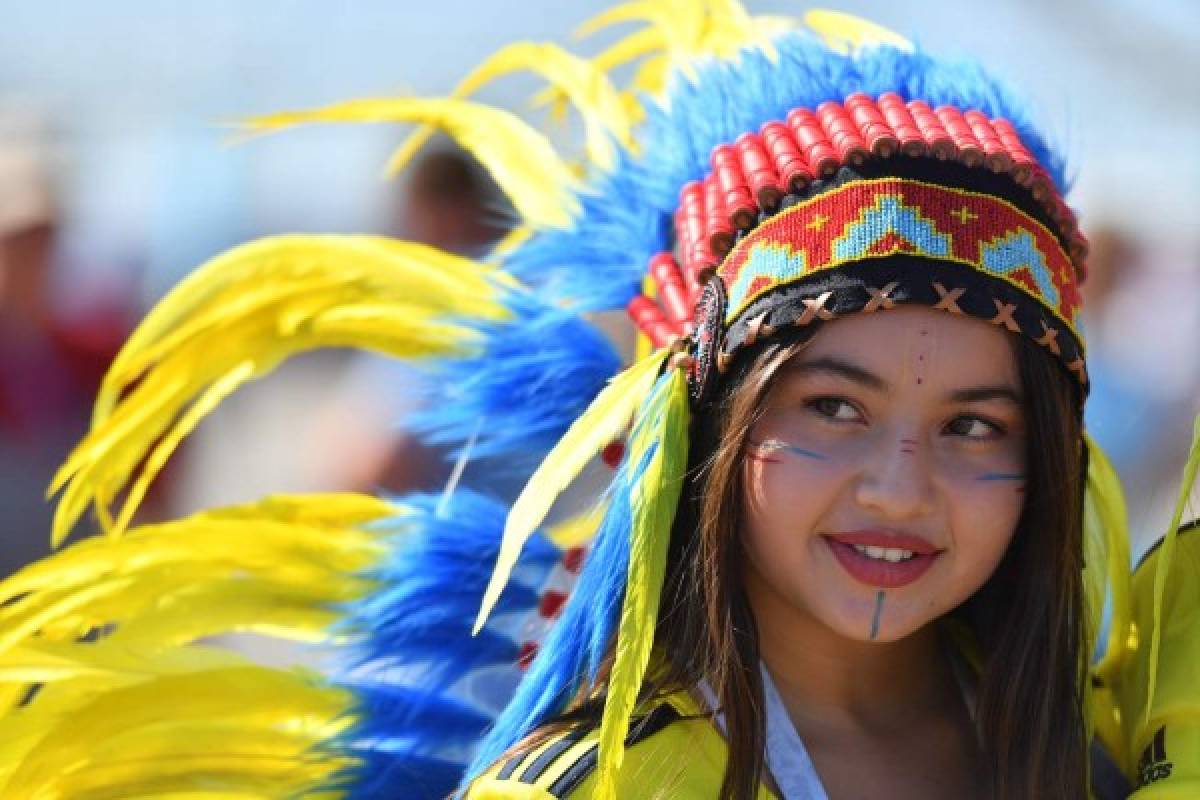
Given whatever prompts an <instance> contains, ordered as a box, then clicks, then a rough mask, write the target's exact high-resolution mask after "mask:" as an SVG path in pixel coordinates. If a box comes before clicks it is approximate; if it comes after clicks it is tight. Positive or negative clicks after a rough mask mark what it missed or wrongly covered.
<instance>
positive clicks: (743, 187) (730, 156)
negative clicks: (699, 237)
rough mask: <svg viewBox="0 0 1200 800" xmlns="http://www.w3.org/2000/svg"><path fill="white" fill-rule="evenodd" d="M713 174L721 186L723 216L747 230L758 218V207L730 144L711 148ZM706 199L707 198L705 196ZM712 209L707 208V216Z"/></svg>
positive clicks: (736, 225)
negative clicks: (723, 207)
mask: <svg viewBox="0 0 1200 800" xmlns="http://www.w3.org/2000/svg"><path fill="white" fill-rule="evenodd" d="M710 160H711V162H712V169H713V176H714V177H715V178H716V181H717V185H718V186H720V187H721V199H722V200H723V201H724V206H725V216H726V218H728V219H729V221H730V222H732V223H733V224H734V226H735V227H737V228H740V229H741V230H749V229H750V228H752V227H753V226H754V223H755V221H756V220H757V218H758V208H757V207H756V206H755V205H754V195H753V194H751V193H750V184H749V182H748V181H747V180H746V176H745V175H743V174H742V165H741V164H740V163H739V161H738V153H737V150H735V149H734V147H733V146H732V145H728V144H722V145H717V146H716V147H714V148H713V151H712V156H711V159H710ZM706 199H707V198H706ZM711 215H712V209H709V216H711Z"/></svg>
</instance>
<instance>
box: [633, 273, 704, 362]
mask: <svg viewBox="0 0 1200 800" xmlns="http://www.w3.org/2000/svg"><path fill="white" fill-rule="evenodd" d="M650 280H651V281H652V282H653V283H654V287H655V290H654V293H653V296H654V297H655V298H657V302H656V301H655V300H651V299H650V297H647V296H646V295H644V294H639V295H637V296H636V297H634V298H633V299H632V300H630V301H629V305H628V306H626V311H627V312H628V314H629V316H630V317H631V318H632V319H633V324H634V325H636V326H637V328H638V330H640V331H641V332H642V333H644V334H646V336H647V337H648V338H649V339H650V342H651V343H652V344H653V345H654V346H655V347H666V346H667V345H669V344H671V342H673V341H674V340H675V339H677V338H679V337H680V336H685V335H687V334H688V333H690V332H691V330H692V317H694V316H695V308H696V300H697V298H698V297H699V293H700V287H699V286H688V285H687V282H685V280H684V277H683V272H682V271H681V270H680V269H679V264H678V263H676V261H675V257H674V256H673V255H671V254H670V253H665V252H664V253H659V254H658V255H656V256H655V257H654V258H652V259H650Z"/></svg>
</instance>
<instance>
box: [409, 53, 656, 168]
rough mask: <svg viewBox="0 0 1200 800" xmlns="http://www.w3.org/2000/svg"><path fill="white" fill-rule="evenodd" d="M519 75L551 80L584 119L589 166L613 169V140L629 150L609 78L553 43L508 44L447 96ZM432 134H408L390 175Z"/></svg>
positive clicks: (625, 126)
mask: <svg viewBox="0 0 1200 800" xmlns="http://www.w3.org/2000/svg"><path fill="white" fill-rule="evenodd" d="M523 71H530V72H534V73H537V74H538V75H540V76H541V77H542V78H544V79H546V80H547V81H549V82H550V83H551V85H552V87H553V88H555V89H556V90H559V91H561V92H562V94H563V96H564V97H566V98H567V99H568V100H570V102H571V103H572V104H574V105H575V107H576V108H578V109H579V112H580V114H582V116H583V120H584V126H585V132H586V136H587V151H588V156H589V158H591V160H592V161H593V163H595V164H597V165H599V166H600V167H601V168H602V169H610V168H611V167H612V166H613V164H614V162H615V160H616V152H615V150H614V148H613V143H612V139H615V140H616V142H617V143H619V144H621V145H622V146H624V147H627V148H628V147H630V146H632V143H633V142H632V138H631V137H630V122H629V120H628V118H627V117H626V114H625V109H624V106H623V105H622V103H621V97H620V94H618V92H617V90H616V89H615V88H614V87H613V85H612V84H611V83H610V82H609V80H608V77H607V76H606V75H605V74H604V72H603V71H601V70H599V69H597V68H596V66H595V65H594V64H592V63H591V62H589V61H587V60H586V59H582V58H580V57H578V56H576V55H573V54H572V53H569V52H567V51H566V50H564V49H563V48H561V47H559V46H557V45H553V44H538V43H534V42H516V43H514V44H511V45H508V46H507V47H504V48H502V49H501V50H500V51H498V52H496V53H494V54H493V55H492V56H491V57H489V58H488V59H487V60H486V61H484V62H483V63H482V64H480V65H479V66H478V67H476V68H475V69H474V70H472V71H471V73H470V74H469V75H468V76H467V77H466V78H464V79H463V80H462V81H461V82H460V83H459V84H458V86H456V87H455V89H454V92H453V93H452V94H451V97H454V98H457V99H463V98H466V97H469V96H470V95H472V94H474V93H475V92H477V91H478V90H479V89H481V88H482V87H483V86H485V85H486V84H488V83H490V82H491V81H494V80H495V79H497V78H500V77H503V76H505V75H508V74H511V73H513V72H523ZM432 134H433V128H432V127H430V126H429V125H424V126H422V127H421V128H419V129H418V130H417V131H415V132H414V133H413V134H412V135H411V136H409V138H408V140H407V141H405V142H404V144H402V145H401V146H400V148H399V149H398V150H397V151H396V152H395V153H394V154H393V155H392V157H391V159H390V160H389V161H388V165H387V172H388V174H389V175H394V174H396V173H397V172H399V171H400V169H402V168H403V167H404V165H405V164H406V163H408V161H409V160H410V159H411V158H412V157H413V156H414V155H415V154H416V152H417V151H418V150H419V149H420V148H421V147H422V146H423V145H424V144H425V142H426V141H428V139H429V137H430V136H431V135H432ZM610 137H611V138H610Z"/></svg>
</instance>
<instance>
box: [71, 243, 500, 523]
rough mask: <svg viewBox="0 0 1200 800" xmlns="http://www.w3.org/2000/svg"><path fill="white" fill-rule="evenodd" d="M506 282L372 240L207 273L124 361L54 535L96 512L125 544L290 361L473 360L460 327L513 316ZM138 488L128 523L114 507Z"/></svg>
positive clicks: (100, 400)
mask: <svg viewBox="0 0 1200 800" xmlns="http://www.w3.org/2000/svg"><path fill="white" fill-rule="evenodd" d="M506 281H507V282H510V283H511V280H510V279H507V278H506V277H505V276H504V275H503V273H500V272H498V271H496V270H494V269H492V268H488V267H484V266H481V265H479V264H476V263H475V262H473V261H470V260H468V259H464V258H460V257H457V256H451V255H449V254H446V253H443V252H441V251H440V250H437V249H435V248H431V247H427V246H424V245H418V244H414V243H411V242H400V241H395V240H391V239H386V238H382V237H368V236H281V237H275V238H270V239H263V240H260V241H258V242H253V243H251V244H248V245H244V246H242V247H238V248H235V249H233V250H231V251H229V252H228V253H225V254H223V255H221V256H218V257H217V258H215V259H213V260H212V261H210V262H208V263H207V264H205V265H203V266H201V267H200V268H198V269H197V270H196V272H195V273H193V274H192V275H191V276H189V277H188V278H187V279H186V280H184V281H183V282H182V283H180V284H179V285H178V286H177V287H176V288H175V289H174V290H173V291H172V292H171V293H170V294H168V295H167V297H165V298H164V299H163V300H162V301H161V302H160V303H159V304H158V306H157V307H155V308H154V310H152V311H151V312H150V314H149V315H147V317H146V319H145V321H143V322H142V324H141V325H140V326H138V328H137V330H136V331H134V333H133V335H132V336H131V337H130V338H129V341H128V342H127V343H126V344H125V346H124V347H123V348H122V350H121V352H120V353H119V354H118V355H117V357H116V359H115V360H114V362H113V364H112V366H111V367H110V369H109V372H108V374H107V375H106V376H105V379H104V382H103V384H102V385H101V388H100V391H99V394H98V396H97V399H96V406H95V410H94V413H93V422H92V428H91V430H90V431H89V432H88V434H87V435H86V436H85V437H84V438H83V440H82V441H81V442H80V443H79V444H78V445H77V446H76V448H75V450H74V451H73V452H72V453H71V454H70V456H69V457H68V458H67V460H66V462H65V463H64V464H63V465H62V467H61V468H60V469H59V470H58V472H57V474H56V475H55V476H54V480H53V482H52V483H51V486H50V491H51V492H52V493H53V492H56V491H58V490H59V489H63V494H62V497H61V499H60V502H59V505H58V508H57V509H56V511H55V518H54V529H53V534H52V539H53V541H54V543H55V544H58V543H60V542H61V541H62V540H63V539H64V538H65V537H66V536H67V534H68V533H69V531H70V530H71V528H72V527H73V526H74V525H75V523H76V521H77V520H78V519H79V517H80V515H82V513H83V512H84V510H85V509H86V508H87V506H88V505H89V504H94V505H95V506H96V507H97V511H98V512H99V513H100V518H101V521H102V522H104V523H105V527H107V528H108V529H109V532H110V533H111V534H113V535H119V534H120V533H121V532H122V531H123V530H124V529H125V528H126V527H127V526H128V525H129V524H130V522H131V521H132V519H133V515H134V513H135V512H136V510H137V508H138V506H139V504H140V503H141V501H142V499H143V497H144V496H145V494H146V491H147V490H148V489H149V487H150V484H151V482H152V481H153V479H154V478H155V476H156V475H157V474H158V473H159V471H160V470H161V469H162V468H163V466H164V465H165V464H166V462H167V460H168V458H169V457H170V456H171V454H172V453H173V452H174V451H175V449H176V448H177V447H178V445H179V444H180V442H181V441H182V440H183V439H184V438H185V437H186V436H187V435H188V434H189V433H191V431H192V430H193V429H195V427H196V426H197V425H198V424H199V423H200V422H201V421H202V420H203V419H204V418H205V417H206V416H207V415H208V414H209V413H210V412H211V411H212V410H213V409H214V408H215V407H216V406H217V405H218V404H219V403H220V402H221V401H222V400H224V399H225V398H226V397H228V396H229V395H230V394H232V393H233V392H235V391H236V390H237V389H238V388H240V387H241V386H243V385H244V384H245V383H246V382H248V381H250V380H253V379H256V378H259V377H262V376H263V375H266V374H267V373H269V372H271V371H272V370H274V369H275V368H276V367H277V366H279V364H281V363H282V362H283V361H285V360H286V359H288V358H290V357H292V356H294V355H297V354H299V353H302V352H305V351H308V350H313V349H317V348H322V347H359V348H365V349H369V350H375V351H378V352H382V353H385V354H388V355H393V356H397V357H401V358H412V359H419V358H425V357H429V356H448V355H456V354H462V353H466V352H470V349H471V347H472V343H473V340H474V334H473V332H472V331H470V330H469V329H467V328H465V327H464V326H463V325H461V324H459V323H458V322H456V321H452V318H455V317H470V318H484V319H500V318H503V317H504V316H505V315H506V314H507V313H508V312H507V311H506V309H505V307H504V306H503V305H502V304H501V303H500V302H499V301H498V300H497V297H496V296H497V294H498V288H497V287H498V286H499V285H500V284H501V283H504V282H506ZM126 489H127V490H128V491H127V494H126V496H125V500H124V503H123V504H122V507H121V509H120V511H119V513H118V515H117V517H116V519H115V520H111V519H110V518H109V510H108V506H109V503H110V502H111V501H112V499H113V498H115V497H117V496H118V495H119V493H120V492H121V491H122V490H126Z"/></svg>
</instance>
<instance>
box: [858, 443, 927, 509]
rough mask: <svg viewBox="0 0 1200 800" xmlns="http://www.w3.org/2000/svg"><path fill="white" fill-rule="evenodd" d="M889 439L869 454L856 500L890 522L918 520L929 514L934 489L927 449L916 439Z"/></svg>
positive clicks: (861, 475)
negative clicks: (895, 520) (891, 520)
mask: <svg viewBox="0 0 1200 800" xmlns="http://www.w3.org/2000/svg"><path fill="white" fill-rule="evenodd" d="M886 438H887V441H885V442H882V443H881V445H880V447H879V448H877V449H875V451H874V452H872V453H870V454H867V458H866V459H865V462H864V465H863V469H862V472H861V474H860V476H859V480H858V484H857V486H856V487H855V499H856V500H857V502H858V504H859V505H861V506H862V507H863V508H865V509H869V510H870V511H872V512H874V513H875V514H878V515H879V516H881V517H885V518H888V519H897V520H901V519H915V518H919V517H921V516H924V515H926V514H928V513H930V512H931V511H932V510H933V505H934V485H933V477H932V475H931V474H930V470H931V464H930V457H929V456H930V454H929V453H928V452H927V450H928V447H927V446H925V445H924V444H922V443H921V442H919V441H918V440H917V439H915V438H905V437H894V438H893V437H886Z"/></svg>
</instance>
